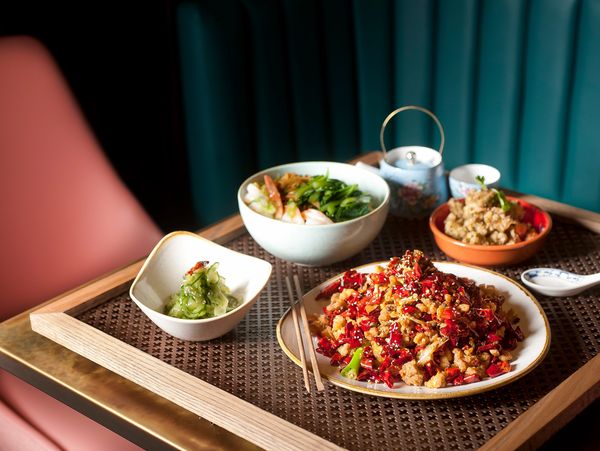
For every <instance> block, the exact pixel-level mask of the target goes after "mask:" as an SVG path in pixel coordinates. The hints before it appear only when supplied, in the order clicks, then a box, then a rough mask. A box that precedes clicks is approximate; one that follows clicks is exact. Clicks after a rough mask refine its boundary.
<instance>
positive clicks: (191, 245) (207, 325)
mask: <svg viewBox="0 0 600 451" xmlns="http://www.w3.org/2000/svg"><path fill="white" fill-rule="evenodd" d="M201 260H206V261H209V262H211V263H214V262H218V263H219V269H218V272H219V274H220V275H221V276H223V277H224V278H225V284H226V285H227V286H228V287H229V289H230V290H231V293H232V294H233V295H234V296H235V297H236V298H237V299H239V300H240V301H241V302H240V305H239V306H238V307H237V308H236V309H234V310H232V311H231V312H228V313H226V314H225V315H221V316H216V317H214V318H206V319H181V318H173V317H171V316H168V315H165V314H164V313H162V312H163V309H164V307H165V305H166V303H167V301H168V300H169V298H170V296H171V295H172V294H173V293H176V292H177V291H178V290H179V288H180V286H181V283H182V281H183V276H184V274H185V273H186V272H187V271H188V270H189V269H190V268H191V267H193V266H194V265H195V264H196V262H198V261H201ZM271 269H272V268H271V264H270V263H269V262H266V261H264V260H261V259H259V258H256V257H251V256H249V255H244V254H240V253H239V252H235V251H232V250H230V249H227V248H225V247H223V246H219V245H218V244H215V243H213V242H212V241H209V240H207V239H204V238H202V237H200V236H198V235H196V234H194V233H191V232H173V233H170V234H168V235H167V236H165V237H164V238H163V239H161V240H160V241H159V242H158V244H157V245H156V246H155V247H154V249H153V250H152V252H151V253H150V255H149V256H148V258H147V259H146V262H145V263H144V265H143V266H142V269H141V270H140V272H139V273H138V275H137V277H136V278H135V280H134V281H133V284H132V285H131V288H130V290H129V294H130V296H131V299H132V300H133V302H135V303H136V305H137V306H138V307H139V308H140V309H141V310H142V312H144V313H145V314H146V315H147V316H148V318H150V320H152V322H153V323H154V324H156V325H157V326H158V327H160V328H161V329H162V330H164V331H165V332H167V333H168V334H170V335H173V336H174V337H177V338H181V339H182V340H190V341H204V340H211V339H213V338H217V337H220V336H221V335H224V334H226V333H227V332H229V331H230V330H231V329H233V328H234V327H235V326H236V325H237V324H238V323H239V322H240V321H241V320H242V318H243V317H244V316H245V315H246V313H248V311H249V310H250V308H251V307H252V305H253V304H254V303H255V302H256V299H257V298H258V294H259V293H260V291H261V290H262V289H263V288H264V286H265V284H266V283H267V281H268V280H269V277H270V275H271Z"/></svg>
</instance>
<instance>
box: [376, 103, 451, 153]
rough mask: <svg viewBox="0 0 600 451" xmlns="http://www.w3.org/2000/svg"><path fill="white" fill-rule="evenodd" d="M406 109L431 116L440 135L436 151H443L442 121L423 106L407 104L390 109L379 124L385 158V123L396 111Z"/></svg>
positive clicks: (380, 140) (444, 139)
mask: <svg viewBox="0 0 600 451" xmlns="http://www.w3.org/2000/svg"><path fill="white" fill-rule="evenodd" d="M407 110H417V111H421V112H423V113H425V114H427V115H428V116H429V117H431V118H432V119H433V120H434V121H435V123H436V125H437V126H438V129H439V131H440V136H441V138H442V139H441V141H440V148H439V150H438V152H439V153H440V155H441V154H442V153H443V152H444V143H445V142H446V138H445V136H444V127H442V123H441V122H440V120H439V119H438V118H437V116H436V115H435V114H433V113H432V112H431V111H429V110H428V109H426V108H423V107H421V106H415V105H408V106H403V107H400V108H398V109H397V110H394V111H392V112H391V113H390V114H388V116H387V117H386V118H385V120H384V121H383V124H382V125H381V131H380V132H379V142H380V143H381V150H383V155H384V158H385V154H386V152H387V149H386V148H385V142H384V139H383V138H384V137H383V135H384V132H385V127H386V126H387V124H388V123H389V122H390V120H391V119H392V118H393V117H394V116H395V115H396V114H398V113H401V112H403V111H407Z"/></svg>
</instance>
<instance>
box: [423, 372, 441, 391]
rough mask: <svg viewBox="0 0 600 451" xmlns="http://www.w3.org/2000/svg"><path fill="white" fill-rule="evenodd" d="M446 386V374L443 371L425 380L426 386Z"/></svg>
mask: <svg viewBox="0 0 600 451" xmlns="http://www.w3.org/2000/svg"><path fill="white" fill-rule="evenodd" d="M445 386H446V375H445V374H444V372H443V371H438V372H437V373H436V374H435V375H434V376H432V377H431V378H430V379H429V380H428V381H427V382H425V387H429V388H441V387H445Z"/></svg>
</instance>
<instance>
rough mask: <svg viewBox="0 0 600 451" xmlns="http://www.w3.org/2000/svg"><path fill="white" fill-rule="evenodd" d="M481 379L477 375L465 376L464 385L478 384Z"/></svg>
mask: <svg viewBox="0 0 600 451" xmlns="http://www.w3.org/2000/svg"><path fill="white" fill-rule="evenodd" d="M480 380H481V378H480V377H479V376H478V375H477V374H471V375H469V376H465V379H464V381H465V384H472V383H473V382H479V381H480Z"/></svg>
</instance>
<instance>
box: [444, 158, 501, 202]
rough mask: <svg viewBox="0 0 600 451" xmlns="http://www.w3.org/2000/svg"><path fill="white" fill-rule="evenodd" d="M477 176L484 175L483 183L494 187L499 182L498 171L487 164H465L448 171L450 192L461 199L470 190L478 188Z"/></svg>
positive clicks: (479, 187)
mask: <svg viewBox="0 0 600 451" xmlns="http://www.w3.org/2000/svg"><path fill="white" fill-rule="evenodd" d="M477 176H482V177H485V184H486V185H487V186H488V187H490V188H496V187H497V186H498V183H499V182H500V171H499V170H498V169H496V168H495V167H492V166H488V165H487V164H465V165H463V166H458V167H456V168H454V169H452V170H451V171H450V174H449V176H448V182H449V184H450V193H451V194H452V197H454V198H455V199H462V198H463V197H465V196H466V195H467V193H468V192H469V191H471V190H480V189H481V186H480V185H479V182H477V180H476V179H475V177H477Z"/></svg>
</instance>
